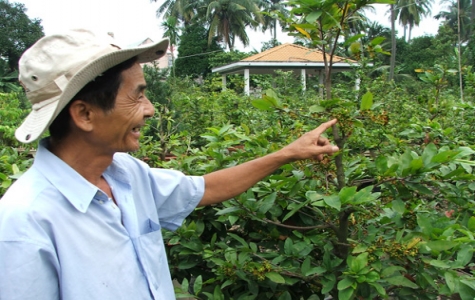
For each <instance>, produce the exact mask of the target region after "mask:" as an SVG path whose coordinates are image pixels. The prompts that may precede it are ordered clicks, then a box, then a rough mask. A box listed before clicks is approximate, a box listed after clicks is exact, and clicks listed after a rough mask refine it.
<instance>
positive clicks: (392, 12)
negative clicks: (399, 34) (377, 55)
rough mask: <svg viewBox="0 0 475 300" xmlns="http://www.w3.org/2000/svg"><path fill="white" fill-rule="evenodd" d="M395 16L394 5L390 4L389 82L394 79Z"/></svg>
mask: <svg viewBox="0 0 475 300" xmlns="http://www.w3.org/2000/svg"><path fill="white" fill-rule="evenodd" d="M395 23H396V15H395V12H394V4H391V60H390V64H389V78H388V79H389V81H392V80H393V79H394V68H395V66H396V28H395V27H396V26H395Z"/></svg>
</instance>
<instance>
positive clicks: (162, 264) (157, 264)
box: [136, 220, 171, 294]
mask: <svg viewBox="0 0 475 300" xmlns="http://www.w3.org/2000/svg"><path fill="white" fill-rule="evenodd" d="M149 225H150V226H149V232H147V233H145V234H143V235H141V236H139V237H138V238H137V246H136V247H137V250H138V251H137V252H138V256H139V260H140V263H141V265H142V269H143V271H144V274H145V277H146V278H147V281H148V285H149V288H150V290H151V291H152V294H155V293H156V291H158V290H161V289H163V288H164V287H166V286H167V285H168V284H169V283H171V278H170V271H169V270H168V263H167V259H166V253H165V248H164V244H163V237H162V231H161V226H160V224H159V223H155V222H154V221H152V220H149Z"/></svg>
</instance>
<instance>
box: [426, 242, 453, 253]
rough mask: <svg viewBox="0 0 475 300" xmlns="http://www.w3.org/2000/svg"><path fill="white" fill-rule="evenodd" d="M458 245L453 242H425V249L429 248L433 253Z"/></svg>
mask: <svg viewBox="0 0 475 300" xmlns="http://www.w3.org/2000/svg"><path fill="white" fill-rule="evenodd" d="M459 244H460V243H457V242H453V241H441V240H439V241H429V242H427V244H426V245H427V247H429V248H430V249H431V250H433V251H437V252H440V251H445V250H449V249H452V248H453V247H455V246H458V245H459Z"/></svg>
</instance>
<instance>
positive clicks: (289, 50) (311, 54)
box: [241, 43, 351, 62]
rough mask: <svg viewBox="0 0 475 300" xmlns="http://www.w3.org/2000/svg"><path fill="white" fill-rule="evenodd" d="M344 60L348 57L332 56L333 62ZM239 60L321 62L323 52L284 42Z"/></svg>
mask: <svg viewBox="0 0 475 300" xmlns="http://www.w3.org/2000/svg"><path fill="white" fill-rule="evenodd" d="M345 60H349V59H345V58H343V57H340V56H336V55H335V56H334V57H333V62H340V61H345ZM241 61H249V62H251V61H253V62H257V61H269V62H270V61H275V62H323V52H322V51H320V50H317V49H309V48H305V47H303V46H299V45H295V44H290V43H286V44H282V45H280V46H277V47H274V48H271V49H268V50H266V51H264V52H261V53H258V54H255V55H253V56H250V57H248V58H245V59H243V60H241ZM350 61H351V59H350Z"/></svg>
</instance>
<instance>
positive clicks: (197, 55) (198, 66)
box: [175, 24, 222, 78]
mask: <svg viewBox="0 0 475 300" xmlns="http://www.w3.org/2000/svg"><path fill="white" fill-rule="evenodd" d="M207 38H208V33H207V30H206V28H205V27H204V26H203V25H198V24H196V25H188V26H185V28H184V29H183V33H182V35H181V38H180V42H179V44H178V53H179V55H178V58H177V59H176V61H175V69H176V75H177V76H191V77H193V78H196V77H199V76H203V77H204V76H206V75H207V74H208V73H210V72H211V69H210V64H209V57H210V54H211V53H214V52H217V51H222V49H221V47H219V45H218V44H217V42H216V39H214V40H212V42H211V45H208V39H207Z"/></svg>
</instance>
